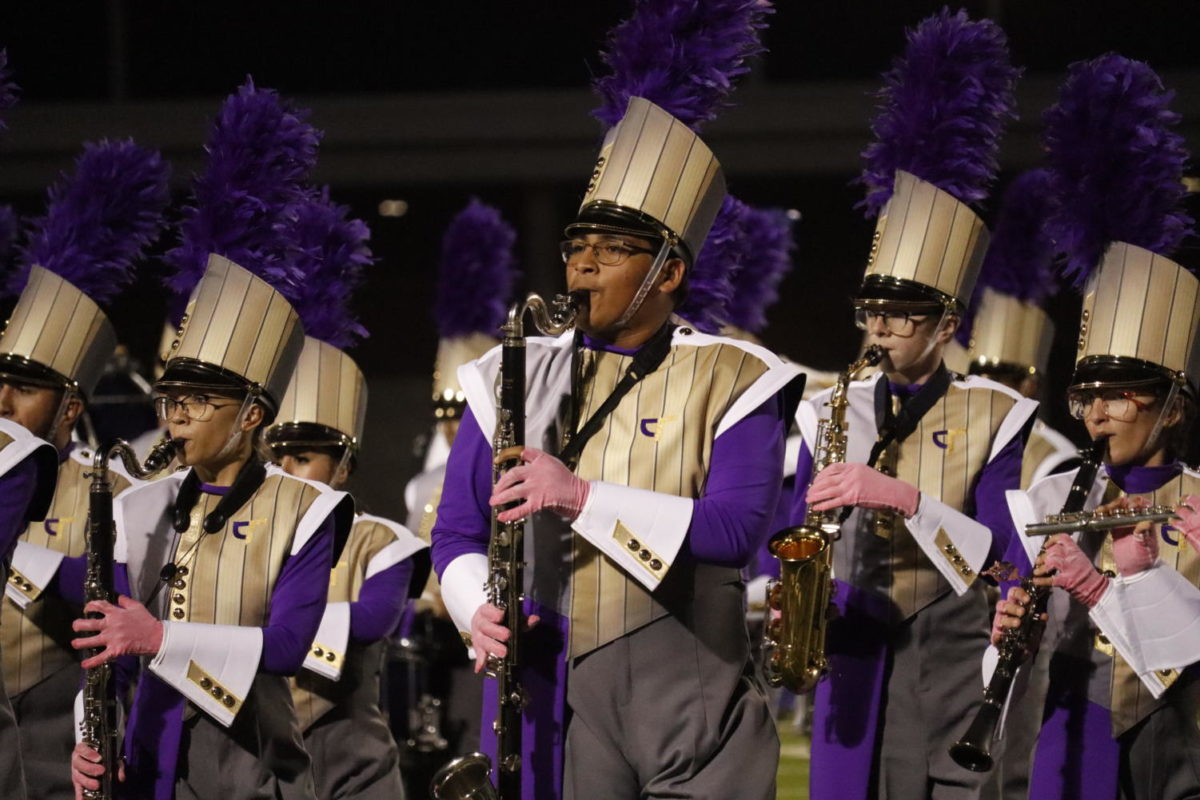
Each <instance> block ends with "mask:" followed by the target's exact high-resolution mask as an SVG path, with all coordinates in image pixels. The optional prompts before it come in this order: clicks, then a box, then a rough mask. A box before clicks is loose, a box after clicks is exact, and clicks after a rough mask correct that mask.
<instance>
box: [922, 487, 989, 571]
mask: <svg viewBox="0 0 1200 800" xmlns="http://www.w3.org/2000/svg"><path fill="white" fill-rule="evenodd" d="M905 524H906V525H907V526H908V530H909V532H911V533H912V535H913V538H914V539H916V540H917V544H918V545H920V546H921V550H923V551H924V552H925V555H926V556H928V557H929V560H930V561H932V562H933V565H934V566H935V567H937V569H938V572H940V573H942V577H944V578H945V579H946V580H947V581H948V582H949V584H950V586H951V587H953V589H954V591H955V593H956V594H963V593H964V592H966V591H967V589H968V588H969V587H970V586H971V584H972V583H973V582H974V581H975V577H976V576H977V575H978V574H979V569H980V568H981V567H982V566H983V562H984V560H986V559H987V554H988V550H989V549H990V548H991V545H992V532H991V530H989V529H988V527H987V526H986V525H983V524H981V523H979V522H976V521H975V520H973V519H971V518H970V517H968V516H967V515H966V514H964V513H962V512H961V511H956V510H954V509H953V508H951V507H950V506H948V505H946V504H945V503H943V502H942V501H940V500H935V499H934V498H932V497H930V496H929V495H927V494H925V493H923V492H922V493H921V502H920V504H919V505H918V506H917V513H916V514H913V515H912V516H911V517H909V518H908V519H907V520H906V521H905Z"/></svg>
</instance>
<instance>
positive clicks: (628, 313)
mask: <svg viewBox="0 0 1200 800" xmlns="http://www.w3.org/2000/svg"><path fill="white" fill-rule="evenodd" d="M678 243H679V240H678V239H677V238H676V237H674V236H666V237H665V238H664V239H663V243H662V246H661V247H659V248H658V254H657V255H656V256H654V263H653V264H651V265H650V271H649V272H647V273H646V277H645V278H644V279H642V285H641V286H639V287H638V290H637V294H635V295H634V296H633V299H632V300H630V301H629V306H628V307H627V308H626V309H625V313H623V314H621V318H620V319H618V320H617V321H616V322H615V323H613V327H614V328H623V327H625V326H626V325H627V324H629V320H631V319H633V315H634V314H636V313H637V312H638V309H639V308H641V307H642V303H644V302H645V301H646V297H647V295H649V294H650V290H651V289H653V288H654V286H655V284H657V283H658V279H659V276H661V275H662V271H663V267H664V266H666V263H667V259H669V258H670V256H671V250H672V249H673V248H674V247H675V245H677V244H678Z"/></svg>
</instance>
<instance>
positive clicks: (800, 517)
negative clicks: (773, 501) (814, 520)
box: [788, 442, 813, 525]
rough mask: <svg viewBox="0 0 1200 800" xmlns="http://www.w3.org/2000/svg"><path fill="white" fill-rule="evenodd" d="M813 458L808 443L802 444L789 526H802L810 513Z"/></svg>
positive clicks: (797, 461) (797, 464)
mask: <svg viewBox="0 0 1200 800" xmlns="http://www.w3.org/2000/svg"><path fill="white" fill-rule="evenodd" d="M812 471H813V457H812V451H811V450H809V449H808V442H801V443H800V455H799V457H798V458H797V459H796V491H794V492H792V513H791V514H789V515H788V524H789V525H801V524H803V522H804V515H805V514H806V513H807V511H808V500H807V497H808V485H809V484H810V483H812Z"/></svg>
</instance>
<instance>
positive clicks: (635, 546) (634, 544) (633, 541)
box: [626, 539, 642, 551]
mask: <svg viewBox="0 0 1200 800" xmlns="http://www.w3.org/2000/svg"><path fill="white" fill-rule="evenodd" d="M626 546H627V547H628V548H629V549H630V550H634V551H636V550H637V549H638V548H639V547H641V546H642V543H641V542H639V541H638V540H637V539H630V540H629V542H628V543H627V544H626Z"/></svg>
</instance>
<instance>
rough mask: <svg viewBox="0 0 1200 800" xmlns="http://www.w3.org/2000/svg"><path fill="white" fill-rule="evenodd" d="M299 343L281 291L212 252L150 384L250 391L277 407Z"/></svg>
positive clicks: (298, 329) (300, 335)
mask: <svg viewBox="0 0 1200 800" xmlns="http://www.w3.org/2000/svg"><path fill="white" fill-rule="evenodd" d="M303 348H304V329H303V327H302V326H301V324H300V317H299V315H298V314H297V313H296V311H295V309H293V308H292V305H291V304H290V303H289V302H288V301H287V300H286V299H285V298H284V296H283V295H282V294H280V293H279V292H278V291H277V290H276V289H275V288H274V287H272V286H271V285H270V284H269V283H267V282H266V281H264V280H263V279H262V278H259V277H257V276H256V275H254V274H252V273H251V272H250V271H249V270H246V269H243V268H242V267H240V266H238V265H237V264H235V263H233V262H232V261H230V260H229V259H228V258H225V257H224V256H219V255H216V254H215V253H214V254H211V255H209V258H208V268H207V269H206V270H205V272H204V275H203V277H201V279H200V282H199V283H197V284H196V288H195V289H194V290H193V291H192V295H191V298H190V299H189V300H188V303H187V307H186V308H185V309H184V312H183V317H182V318H181V320H180V323H179V328H178V330H176V332H175V336H174V338H172V339H171V343H170V345H169V349H168V351H167V352H166V353H163V354H162V356H163V361H164V362H165V366H164V369H163V375H162V377H161V378H160V379H159V380H158V381H157V382H156V383H155V387H156V388H158V389H164V388H172V387H181V388H203V389H210V390H217V391H220V390H222V389H225V390H229V389H235V390H241V391H247V392H249V393H250V394H251V395H252V396H255V397H256V398H259V399H261V400H262V401H263V402H264V404H265V405H266V407H267V409H268V410H269V411H270V412H271V413H275V412H277V411H278V409H279V404H280V402H281V401H282V399H283V395H284V392H285V390H286V389H287V385H288V381H290V380H291V377H292V372H293V371H294V370H295V368H296V363H297V361H298V360H299V358H300V352H301V350H302V349H303Z"/></svg>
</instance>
